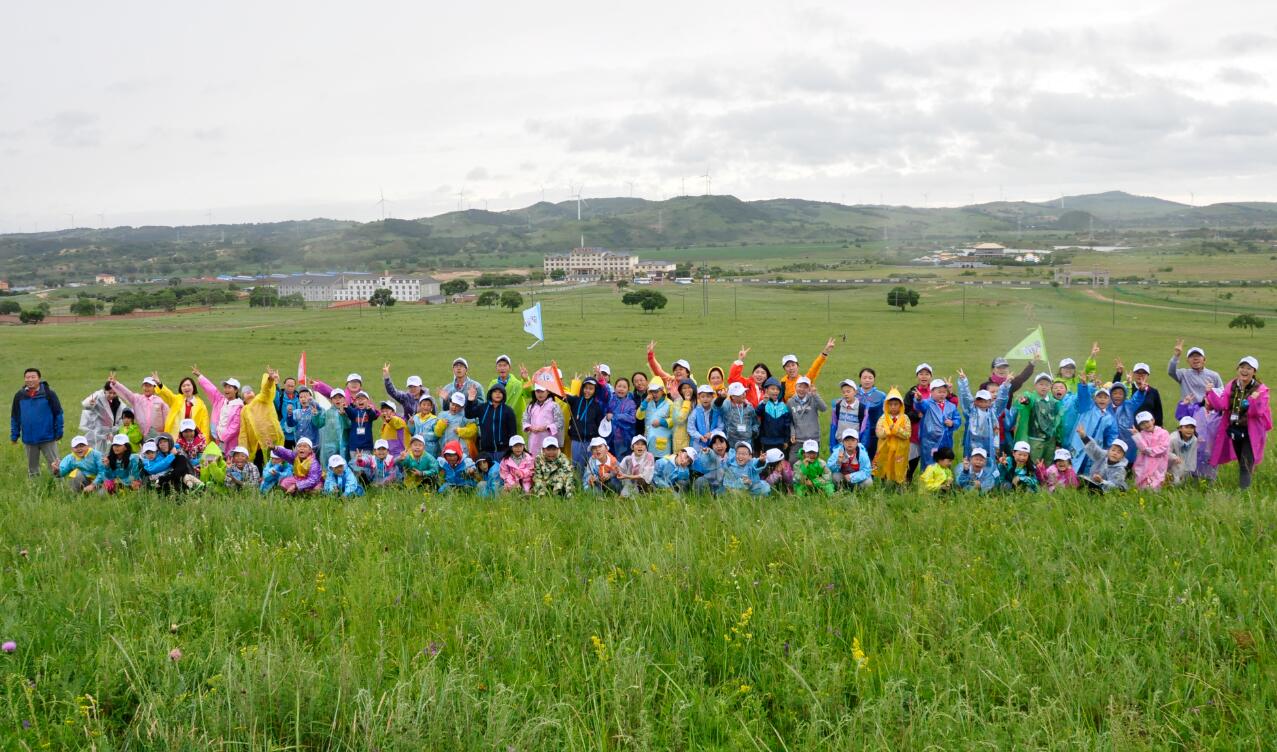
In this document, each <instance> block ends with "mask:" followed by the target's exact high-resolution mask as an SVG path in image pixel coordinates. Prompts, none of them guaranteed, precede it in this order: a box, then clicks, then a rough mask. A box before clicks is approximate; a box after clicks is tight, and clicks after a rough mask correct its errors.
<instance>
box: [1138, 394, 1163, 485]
mask: <svg viewBox="0 0 1277 752" xmlns="http://www.w3.org/2000/svg"><path fill="white" fill-rule="evenodd" d="M1131 439H1132V441H1134V443H1135V446H1136V448H1137V449H1138V450H1139V454H1138V455H1136V457H1135V487H1136V488H1154V489H1156V488H1161V487H1162V483H1164V482H1165V481H1166V468H1167V466H1168V465H1169V463H1170V449H1171V435H1170V434H1169V433H1167V432H1166V429H1165V428H1162V427H1161V426H1159V425H1157V422H1156V420H1155V419H1154V417H1153V414H1152V413H1151V412H1148V411H1147V410H1145V411H1143V412H1140V413H1138V414H1136V416H1135V427H1134V428H1132V429H1131Z"/></svg>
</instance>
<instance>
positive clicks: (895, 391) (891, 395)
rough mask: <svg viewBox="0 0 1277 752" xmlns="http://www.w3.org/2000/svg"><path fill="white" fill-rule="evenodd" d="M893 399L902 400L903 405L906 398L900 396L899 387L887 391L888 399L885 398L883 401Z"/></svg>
mask: <svg viewBox="0 0 1277 752" xmlns="http://www.w3.org/2000/svg"><path fill="white" fill-rule="evenodd" d="M892 400H900V404H902V405H903V404H904V401H905V398H904V397H901V396H900V390H899V389H892V390H891V391H889V392H887V399H885V400H883V402H884V403H886V402H890V401H892Z"/></svg>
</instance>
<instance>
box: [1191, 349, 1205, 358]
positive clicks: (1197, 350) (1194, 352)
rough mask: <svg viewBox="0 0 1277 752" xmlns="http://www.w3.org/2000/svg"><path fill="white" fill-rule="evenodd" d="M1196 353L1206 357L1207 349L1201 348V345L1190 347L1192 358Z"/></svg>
mask: <svg viewBox="0 0 1277 752" xmlns="http://www.w3.org/2000/svg"><path fill="white" fill-rule="evenodd" d="M1194 354H1196V355H1200V356H1202V357H1203V358H1204V357H1206V351H1205V350H1203V349H1202V348H1200V347H1190V348H1188V356H1189V357H1190V358H1191V357H1192V356H1193V355H1194Z"/></svg>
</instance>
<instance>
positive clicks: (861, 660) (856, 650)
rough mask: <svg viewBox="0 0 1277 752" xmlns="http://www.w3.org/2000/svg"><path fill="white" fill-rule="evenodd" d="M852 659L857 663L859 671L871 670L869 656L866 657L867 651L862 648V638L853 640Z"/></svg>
mask: <svg viewBox="0 0 1277 752" xmlns="http://www.w3.org/2000/svg"><path fill="white" fill-rule="evenodd" d="M851 657H852V658H854V659H855V661H856V670H857V671H868V670H869V656H868V655H865V651H864V650H863V649H862V648H861V647H860V638H859V637H853V638H851Z"/></svg>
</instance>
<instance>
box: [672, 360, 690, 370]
mask: <svg viewBox="0 0 1277 752" xmlns="http://www.w3.org/2000/svg"><path fill="white" fill-rule="evenodd" d="M674 365H676V366H682V367H684V368H686V369H687V371H688V373H691V371H692V364H691V363H688V362H687V361H686V360H683V359H682V358H679V359H678V360H676V361H674Z"/></svg>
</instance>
